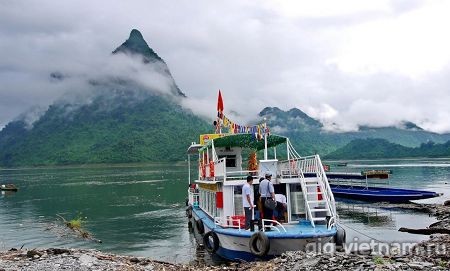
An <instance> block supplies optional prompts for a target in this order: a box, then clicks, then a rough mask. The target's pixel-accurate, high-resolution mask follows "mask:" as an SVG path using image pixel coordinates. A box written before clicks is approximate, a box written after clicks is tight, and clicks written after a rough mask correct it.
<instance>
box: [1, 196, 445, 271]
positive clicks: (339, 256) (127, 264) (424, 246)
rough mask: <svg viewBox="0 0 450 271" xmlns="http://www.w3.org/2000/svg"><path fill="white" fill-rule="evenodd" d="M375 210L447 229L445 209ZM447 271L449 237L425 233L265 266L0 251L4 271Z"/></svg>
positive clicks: (294, 255) (291, 255)
mask: <svg viewBox="0 0 450 271" xmlns="http://www.w3.org/2000/svg"><path fill="white" fill-rule="evenodd" d="M377 206H379V207H386V208H400V209H407V210H413V211H416V212H425V213H428V214H430V215H433V216H435V217H436V218H437V219H438V222H436V223H433V224H431V225H430V226H429V227H428V229H442V228H444V229H450V206H444V205H437V204H430V205H428V204H416V203H409V204H386V203H380V204H377ZM23 269H26V270H31V271H38V270H177V271H184V270H255V271H256V270H263V269H264V270H286V271H287V270H397V269H402V270H449V269H450V235H449V234H431V235H430V238H429V239H428V240H425V241H422V242H420V243H418V244H416V245H415V246H414V247H413V250H412V251H411V252H409V253H404V254H402V253H395V251H394V253H391V254H390V255H380V254H376V253H373V251H372V250H369V251H360V252H359V253H348V252H338V251H337V252H334V253H332V254H328V253H319V254H316V253H312V252H308V253H305V252H301V251H295V252H288V253H285V254H283V255H281V256H280V257H277V258H274V259H272V260H270V261H260V262H250V263H229V264H227V265H221V266H199V265H193V264H172V263H168V262H162V261H158V260H152V259H149V258H141V257H133V256H124V255H117V254H112V253H105V252H101V251H97V250H87V249H62V248H49V249H35V250H15V249H11V250H9V251H3V252H0V271H9V270H23Z"/></svg>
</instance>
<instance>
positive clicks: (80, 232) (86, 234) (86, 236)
mask: <svg viewBox="0 0 450 271" xmlns="http://www.w3.org/2000/svg"><path fill="white" fill-rule="evenodd" d="M56 216H57V217H59V218H61V219H62V221H63V223H64V225H66V226H67V227H68V228H69V229H71V230H73V231H74V232H76V233H77V234H78V235H80V236H81V237H83V238H84V239H88V240H91V241H94V242H97V243H102V240H100V239H95V238H93V237H92V235H91V234H90V233H89V232H87V231H85V230H83V229H80V228H77V227H73V226H72V224H71V223H70V222H69V221H67V220H66V219H65V218H64V217H62V216H61V215H59V214H56Z"/></svg>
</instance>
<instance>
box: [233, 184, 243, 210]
mask: <svg viewBox="0 0 450 271" xmlns="http://www.w3.org/2000/svg"><path fill="white" fill-rule="evenodd" d="M243 214H244V206H242V186H241V185H236V186H234V215H243Z"/></svg>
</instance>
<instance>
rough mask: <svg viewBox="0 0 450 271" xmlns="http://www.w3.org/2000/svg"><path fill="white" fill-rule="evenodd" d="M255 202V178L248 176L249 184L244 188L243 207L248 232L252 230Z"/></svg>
mask: <svg viewBox="0 0 450 271" xmlns="http://www.w3.org/2000/svg"><path fill="white" fill-rule="evenodd" d="M253 202H254V195H253V177H252V176H247V183H246V184H244V185H243V186H242V206H244V213H245V229H246V230H248V229H249V228H250V223H251V220H252V214H253V205H254V204H253Z"/></svg>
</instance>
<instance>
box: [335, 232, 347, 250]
mask: <svg viewBox="0 0 450 271" xmlns="http://www.w3.org/2000/svg"><path fill="white" fill-rule="evenodd" d="M345 239H346V233H345V230H344V229H343V228H341V227H338V228H337V231H336V236H335V237H334V242H335V243H336V248H338V249H342V248H343V247H344V244H345Z"/></svg>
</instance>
